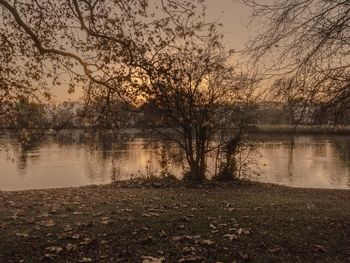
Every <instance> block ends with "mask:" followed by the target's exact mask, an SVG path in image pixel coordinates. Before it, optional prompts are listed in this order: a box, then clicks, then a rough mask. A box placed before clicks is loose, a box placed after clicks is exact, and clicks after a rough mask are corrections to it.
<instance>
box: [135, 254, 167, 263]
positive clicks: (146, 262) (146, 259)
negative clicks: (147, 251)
mask: <svg viewBox="0 0 350 263" xmlns="http://www.w3.org/2000/svg"><path fill="white" fill-rule="evenodd" d="M141 258H142V263H162V262H163V261H164V258H154V257H151V256H143V257H141Z"/></svg>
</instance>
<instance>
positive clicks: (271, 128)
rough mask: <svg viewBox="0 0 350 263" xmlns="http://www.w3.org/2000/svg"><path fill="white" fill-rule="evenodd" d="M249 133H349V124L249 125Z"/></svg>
mask: <svg viewBox="0 0 350 263" xmlns="http://www.w3.org/2000/svg"><path fill="white" fill-rule="evenodd" d="M247 132H248V133H250V134H294V135H295V134H305V135H316V134H321V135H350V126H348V125H347V126H333V125H329V126H328V125H281V124H280V125H262V124H257V125H250V126H248V128H247Z"/></svg>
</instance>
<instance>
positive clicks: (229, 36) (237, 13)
mask: <svg viewBox="0 0 350 263" xmlns="http://www.w3.org/2000/svg"><path fill="white" fill-rule="evenodd" d="M206 3H207V7H208V9H207V17H208V20H216V19H220V21H221V23H223V28H222V31H223V33H225V35H226V36H225V41H224V44H225V45H226V46H227V48H228V49H235V50H237V51H239V50H241V49H242V48H243V47H244V43H245V42H246V41H247V40H248V38H249V29H248V26H247V24H248V21H249V15H250V10H249V8H248V7H247V6H244V5H243V4H242V3H239V2H238V1H236V0H220V1H217V0H206ZM67 90H68V88H67V87H64V86H62V87H56V88H54V89H53V92H54V95H55V101H57V102H62V101H65V100H73V101H75V100H78V99H79V98H80V97H81V96H82V91H81V90H80V89H78V88H77V89H76V91H75V92H74V93H73V94H68V93H67Z"/></svg>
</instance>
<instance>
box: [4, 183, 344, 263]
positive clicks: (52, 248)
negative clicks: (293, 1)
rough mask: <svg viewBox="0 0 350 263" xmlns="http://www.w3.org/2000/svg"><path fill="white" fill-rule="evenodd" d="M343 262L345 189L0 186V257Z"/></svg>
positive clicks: (23, 259)
mask: <svg viewBox="0 0 350 263" xmlns="http://www.w3.org/2000/svg"><path fill="white" fill-rule="evenodd" d="M39 261H41V262H45V261H48V262H50V261H52V262H234V261H236V262H245V261H250V262H350V192H349V191H333V190H308V189H292V188H286V187H277V186H271V185H259V184H257V185H241V186H230V187H215V188H202V189H188V188H181V187H180V188H174V189H171V188H163V189H155V188H120V187H117V186H113V185H109V186H89V187H82V188H68V189H55V190H38V191H21V192H0V262H39Z"/></svg>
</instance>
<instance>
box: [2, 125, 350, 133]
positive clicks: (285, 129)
mask: <svg viewBox="0 0 350 263" xmlns="http://www.w3.org/2000/svg"><path fill="white" fill-rule="evenodd" d="M16 131H17V130H16ZM30 131H33V132H34V133H43V134H46V135H57V134H60V133H64V132H72V131H81V132H100V131H99V130H94V129H92V128H81V127H76V128H69V129H62V130H60V131H59V132H58V133H57V132H56V131H55V130H53V129H31V130H30ZM0 132H2V133H12V132H13V131H12V130H11V129H4V128H0ZM103 132H106V133H115V132H117V133H121V134H152V133H154V131H153V130H151V129H147V128H138V127H135V128H134V127H132V128H130V127H127V128H120V129H117V130H104V131H103ZM169 132H171V128H169ZM246 133H248V134H271V135H273V134H306V135H308V134H309V135H312V134H324V135H327V134H329V135H332V134H333V135H350V125H345V126H340V125H339V126H334V125H287V124H278V125H270V124H250V125H249V126H248V127H247V128H246Z"/></svg>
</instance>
